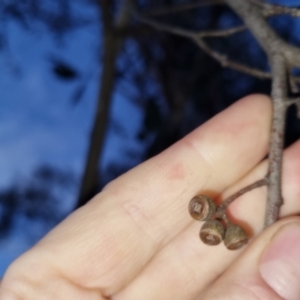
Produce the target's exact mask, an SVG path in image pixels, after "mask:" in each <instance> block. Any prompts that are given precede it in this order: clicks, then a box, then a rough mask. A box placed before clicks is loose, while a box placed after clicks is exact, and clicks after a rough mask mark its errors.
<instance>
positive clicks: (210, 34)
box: [195, 25, 247, 38]
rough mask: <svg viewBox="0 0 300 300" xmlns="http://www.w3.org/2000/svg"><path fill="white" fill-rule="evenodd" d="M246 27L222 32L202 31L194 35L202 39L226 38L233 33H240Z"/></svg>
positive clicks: (242, 26)
mask: <svg viewBox="0 0 300 300" xmlns="http://www.w3.org/2000/svg"><path fill="white" fill-rule="evenodd" d="M246 29H247V27H246V26H245V25H241V26H236V27H233V28H229V29H223V30H202V31H200V32H198V33H196V34H195V35H196V36H197V37H199V38H204V37H228V36H230V35H233V34H235V33H238V32H241V31H244V30H246Z"/></svg>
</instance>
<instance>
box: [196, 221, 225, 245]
mask: <svg viewBox="0 0 300 300" xmlns="http://www.w3.org/2000/svg"><path fill="white" fill-rule="evenodd" d="M224 235H225V228H224V226H223V224H222V223H221V221H220V220H218V219H215V220H208V221H206V222H205V223H204V224H203V226H202V228H201V230H200V239H201V241H202V242H203V243H204V244H206V245H211V246H214V245H218V244H220V243H221V242H222V240H223V239H224Z"/></svg>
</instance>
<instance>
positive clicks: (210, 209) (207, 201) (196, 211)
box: [189, 195, 216, 221]
mask: <svg viewBox="0 0 300 300" xmlns="http://www.w3.org/2000/svg"><path fill="white" fill-rule="evenodd" d="M189 212H190V215H191V216H192V218H193V219H195V220H198V221H206V220H209V219H211V217H212V216H213V215H214V214H215V212H216V204H215V202H214V201H213V200H212V199H211V198H209V197H207V196H204V195H198V196H195V197H194V198H193V199H192V200H191V201H190V204H189Z"/></svg>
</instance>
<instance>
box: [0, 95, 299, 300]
mask: <svg viewBox="0 0 300 300" xmlns="http://www.w3.org/2000/svg"><path fill="white" fill-rule="evenodd" d="M270 119H271V102H270V99H269V98H267V97H266V96H262V95H252V96H249V97H246V98H244V99H242V100H240V101H238V102H237V103H235V104H234V105H232V106H231V107H230V108H228V109H227V110H225V111H223V112H222V113H220V114H219V115H217V116H215V117H214V118H212V119H211V120H209V121H208V122H207V123H205V124H204V125H202V126H201V127H199V128H198V129H196V130H195V131H193V132H192V133H190V134H189V135H187V136H186V137H185V138H184V139H182V140H181V141H179V142H177V143H176V144H174V145H173V146H172V147H170V148H169V149H167V150H166V151H164V152H163V153H161V154H159V155H158V156H156V157H154V158H152V159H150V160H148V161H147V162H145V163H143V164H141V165H139V166H138V167H136V168H134V169H132V170H131V171H129V172H127V173H126V174H124V175H123V176H121V177H119V178H118V179H116V180H114V181H113V182H111V183H110V184H109V185H108V186H106V188H105V189H104V190H103V191H102V192H101V193H100V194H98V195H97V196H96V197H94V198H93V199H92V200H91V201H90V202H89V203H88V204H87V205H85V206H84V207H82V208H80V209H79V210H77V211H75V212H74V213H72V214H71V215H70V216H69V217H68V218H67V219H66V220H64V221H63V222H62V223H61V224H60V225H58V226H57V227H56V228H55V229H53V230H52V231H51V232H50V233H49V234H48V235H47V236H45V237H44V238H43V239H42V240H41V241H40V242H39V243H38V244H37V245H35V246H34V247H33V248H32V249H31V250H29V251H28V252H27V253H25V254H24V255H22V256H21V257H20V258H19V259H17V260H16V261H15V262H14V263H13V264H12V265H11V266H10V268H9V269H8V270H7V273H6V274H5V276H4V278H3V281H2V283H1V285H0V299H1V300H21V299H22V300H27V299H28V300H29V299H30V300H48V299H58V300H60V299H64V300H65V299H73V300H77V299H78V300H79V299H85V300H100V299H112V300H135V299H143V300H160V299H161V300H165V299H172V300H176V299H178V300H179V299H180V300H182V299H185V300H189V299H191V300H196V299H201V300H207V299H209V300H214V299H245V300H248V299H249V300H250V299H251V300H252V299H256V300H257V299H275V300H276V299H284V298H281V297H280V296H279V295H278V294H277V293H276V292H275V291H274V290H273V289H272V288H271V287H269V286H268V285H267V284H266V282H265V281H264V280H263V279H262V277H261V275H260V273H259V271H258V267H257V264H258V262H259V259H260V257H261V255H262V253H263V252H264V249H265V247H266V245H267V244H268V243H269V241H270V240H272V237H273V236H274V235H275V234H276V233H277V232H278V231H280V230H281V228H284V227H285V226H288V224H299V223H300V221H299V218H298V217H288V218H287V216H291V215H296V214H298V213H299V211H300V202H299V201H297V199H299V195H300V186H299V184H298V182H299V179H300V172H299V169H300V154H299V153H300V143H299V142H298V143H295V144H294V145H292V146H291V147H290V148H289V149H287V150H286V151H285V154H284V165H283V196H284V199H285V204H284V206H283V207H282V209H281V218H282V220H280V221H278V222H276V223H275V224H273V225H272V226H270V227H269V228H267V229H266V230H264V231H263V232H261V230H262V226H263V218H264V205H265V199H266V188H265V187H262V188H259V189H256V190H253V191H251V192H249V193H247V194H245V195H243V196H242V197H240V198H239V199H238V200H236V201H235V202H234V203H233V204H231V206H230V208H229V209H228V215H229V216H230V219H231V220H233V221H234V222H236V223H238V224H240V225H241V226H243V228H245V230H246V231H247V232H248V233H249V235H250V236H251V239H250V243H249V244H248V245H247V246H246V247H243V248H242V249H240V250H237V251H229V250H227V249H226V248H225V247H224V245H223V244H220V245H218V246H207V245H204V244H203V243H201V241H200V240H199V237H198V234H199V229H200V227H201V225H202V222H197V221H194V220H193V219H192V218H191V217H190V216H189V214H188V209H187V208H188V203H189V200H190V199H191V198H192V197H193V196H194V195H196V194H198V193H202V194H206V195H208V196H211V197H214V198H215V199H216V201H217V202H220V201H222V199H224V198H226V197H227V196H229V195H231V194H232V193H233V192H235V191H237V190H238V189H240V188H242V187H244V186H245V185H247V184H250V183H252V182H254V181H255V180H257V179H260V178H263V177H264V175H265V174H266V170H267V163H266V162H261V161H262V159H263V158H264V157H265V155H266V153H267V148H268V138H269V130H270ZM299 297H300V296H299Z"/></svg>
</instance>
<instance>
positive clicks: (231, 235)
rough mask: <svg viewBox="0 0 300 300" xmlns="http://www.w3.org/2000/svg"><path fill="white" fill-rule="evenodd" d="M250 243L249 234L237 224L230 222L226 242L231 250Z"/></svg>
mask: <svg viewBox="0 0 300 300" xmlns="http://www.w3.org/2000/svg"><path fill="white" fill-rule="evenodd" d="M247 243H248V236H247V234H246V232H245V230H244V229H243V228H242V227H240V226H238V225H236V224H231V223H229V224H228V225H227V228H226V234H225V238H224V244H225V246H226V248H227V249H229V250H237V249H240V248H241V247H243V246H244V245H246V244H247Z"/></svg>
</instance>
